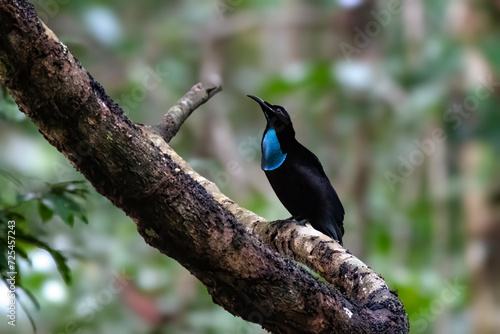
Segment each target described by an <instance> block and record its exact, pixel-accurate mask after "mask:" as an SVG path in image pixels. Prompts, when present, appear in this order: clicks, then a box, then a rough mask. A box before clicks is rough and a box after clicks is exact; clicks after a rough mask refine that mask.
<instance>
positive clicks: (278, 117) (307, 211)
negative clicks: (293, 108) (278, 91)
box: [247, 95, 344, 245]
mask: <svg viewBox="0 0 500 334" xmlns="http://www.w3.org/2000/svg"><path fill="white" fill-rule="evenodd" d="M247 96H248V97H249V98H251V99H253V100H255V101H257V102H258V103H259V104H260V107H261V108H262V111H264V115H265V116H266V120H267V126H266V129H265V130H264V136H263V138H262V142H261V148H262V161H261V168H262V170H263V171H264V172H265V173H266V176H267V179H268V180H269V183H270V184H271V187H272V188H273V190H274V192H275V193H276V195H277V196H278V198H279V200H280V201H281V203H282V204H283V205H284V206H285V208H286V209H287V210H288V211H290V213H291V214H292V215H293V218H294V219H296V220H299V221H302V220H307V221H309V222H310V223H311V225H312V227H314V228H315V229H316V230H318V231H320V232H323V233H324V234H326V235H328V236H329V237H331V238H333V239H335V240H337V241H338V242H339V243H340V244H341V245H342V236H343V235H344V226H343V221H344V207H343V206H342V203H340V199H339V197H338V196H337V193H336V192H335V189H333V187H332V185H331V184H330V181H329V180H328V177H327V176H326V174H325V172H324V171H323V167H322V166H321V163H320V162H319V160H318V158H317V157H316V156H315V155H314V154H313V153H312V152H311V151H309V150H308V149H307V148H305V147H304V146H302V145H301V144H300V143H299V142H298V141H297V140H296V139H295V130H294V129H293V125H292V121H291V120H290V116H289V115H288V113H287V111H286V110H285V108H283V107H282V106H278V105H272V104H269V103H267V102H265V101H263V100H262V99H260V98H258V97H255V96H252V95H247Z"/></svg>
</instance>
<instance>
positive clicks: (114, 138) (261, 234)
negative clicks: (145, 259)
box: [0, 0, 409, 333]
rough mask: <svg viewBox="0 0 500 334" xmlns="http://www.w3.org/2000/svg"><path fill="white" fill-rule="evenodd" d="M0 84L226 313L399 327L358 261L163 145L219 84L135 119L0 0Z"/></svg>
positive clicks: (399, 309)
mask: <svg viewBox="0 0 500 334" xmlns="http://www.w3.org/2000/svg"><path fill="white" fill-rule="evenodd" d="M0 82H1V83H2V84H3V85H5V86H6V87H7V88H8V89H9V91H10V93H11V94H12V96H13V97H14V98H15V100H16V102H17V104H18V105H19V108H20V110H21V111H22V112H23V113H25V114H26V115H27V116H28V117H30V118H31V120H32V121H33V123H34V124H36V126H37V127H38V128H39V130H40V132H41V133H42V135H43V136H44V137H45V139H46V140H47V141H48V142H49V143H51V144H52V145H53V146H55V147H56V148H57V149H58V150H59V151H61V152H62V153H63V154H64V155H65V156H66V157H67V158H68V159H69V160H70V161H71V163H72V164H73V165H74V166H75V168H77V169H78V170H79V171H80V172H82V173H83V175H84V176H85V177H86V178H87V179H88V180H89V181H90V182H91V183H92V185H93V186H94V187H95V188H96V189H97V191H98V192H99V193H101V194H102V195H104V196H106V197H107V198H108V199H110V200H111V201H112V202H113V204H114V205H116V206H117V207H119V208H121V209H122V210H123V211H125V212H126V213H127V214H128V215H129V216H130V217H131V218H132V219H133V220H134V221H135V223H136V224H137V229H138V231H139V233H140V234H141V235H142V236H143V237H144V239H145V240H146V242H147V243H148V244H150V245H151V246H152V247H155V248H157V249H158V250H159V251H161V252H162V253H164V254H166V255H168V256H170V257H172V258H174V259H176V260H177V261H179V263H181V264H182V265H183V266H184V267H186V268H187V269H188V270H189V271H190V272H191V273H192V274H193V275H195V276H196V277H197V278H198V279H199V280H200V281H202V282H203V284H205V286H206V287H207V289H208V291H209V293H210V294H211V295H212V297H213V300H214V301H215V302H216V303H217V304H219V305H221V306H222V307H224V308H225V309H226V310H228V311H229V312H231V313H232V314H234V315H237V316H240V317H242V318H243V319H245V320H248V321H252V322H256V323H259V324H261V325H262V326H263V327H264V328H266V329H267V330H269V331H270V332H273V333H407V332H408V329H409V325H408V319H407V316H406V314H405V311H404V308H403V305H402V303H401V301H399V299H398V298H397V296H396V295H394V294H392V293H391V292H390V291H389V289H388V288H387V286H386V285H385V282H384V281H383V280H382V279H381V278H380V277H379V276H378V275H377V274H375V273H374V272H373V271H371V270H370V269H369V268H368V267H366V266H365V265H364V264H363V263H362V262H361V261H359V260H357V259H356V258H355V257H354V256H352V255H350V254H349V253H347V251H345V250H344V249H343V248H342V247H340V246H339V245H338V244H337V243H335V242H332V241H331V240H330V239H328V238H326V237H325V236H322V235H319V236H318V235H317V236H314V235H313V236H311V235H310V234H309V235H308V232H307V230H305V229H307V227H300V226H299V227H297V226H296V225H295V223H293V222H281V223H279V222H275V223H268V222H266V221H265V220H264V219H262V218H261V217H259V216H257V215H255V214H253V213H251V212H249V211H247V210H245V209H243V208H240V207H239V206H237V205H236V204H235V203H234V202H232V201H231V200H230V199H228V198H227V197H225V196H224V195H222V194H221V193H220V192H219V191H218V189H217V187H215V185H214V184H212V183H211V182H209V181H208V180H206V179H204V178H202V177H201V176H200V175H198V174H197V173H196V172H194V171H193V170H192V169H191V168H190V167H189V166H188V165H187V163H186V162H185V161H184V160H182V158H181V157H179V156H178V155H177V154H176V153H175V152H174V151H173V150H172V149H171V148H170V147H169V146H168V144H167V142H166V141H165V140H167V141H168V140H169V139H170V138H171V137H172V136H173V135H175V133H176V132H177V130H178V128H179V127H180V125H181V124H182V122H183V121H184V120H185V118H186V117H188V116H189V114H190V113H191V112H192V111H193V110H194V109H195V108H196V107H198V106H199V105H200V104H202V103H204V102H205V101H207V100H208V99H209V98H210V97H211V96H212V95H213V94H215V93H216V92H217V91H218V90H220V89H219V88H214V89H204V88H203V87H202V86H200V85H197V86H195V87H193V89H192V91H191V92H190V93H191V94H190V93H188V94H186V96H185V97H184V99H185V100H182V99H181V101H180V102H179V104H178V107H179V108H175V106H174V107H173V108H172V109H171V113H170V115H169V114H168V113H167V115H166V116H165V122H164V123H163V124H162V125H159V126H153V127H149V126H141V125H139V124H135V123H133V122H131V121H130V120H129V119H128V118H127V116H126V115H125V114H124V113H123V112H122V110H121V109H120V108H119V106H118V105H116V104H115V103H114V102H113V101H112V100H111V99H110V98H109V97H108V96H107V95H106V93H105V92H104V89H103V88H102V87H101V86H100V85H99V83H97V82H95V81H94V80H93V78H92V76H91V75H90V74H89V73H88V72H87V71H86V70H85V69H83V68H82V66H81V65H80V63H79V62H78V61H77V60H76V59H75V58H74V57H73V56H72V55H71V53H70V52H69V51H68V49H67V48H66V46H64V45H63V44H62V43H60V42H59V40H58V39H57V37H56V36H55V35H54V34H53V33H52V32H51V31H50V30H49V29H48V28H47V27H46V26H45V25H44V24H43V23H41V21H39V20H38V18H37V16H36V13H35V12H34V10H33V7H32V5H31V4H29V3H28V2H26V1H12V0H10V1H8V0H0ZM278 241H279V244H278V243H277V242H278ZM278 245H280V246H278ZM307 253H308V254H307ZM290 258H293V259H295V260H297V261H301V262H303V263H304V264H306V265H308V266H309V267H310V268H312V269H313V270H315V271H316V272H318V273H319V274H320V275H322V276H323V277H324V278H325V279H326V280H327V281H328V282H330V283H331V284H326V283H323V282H321V281H319V280H318V279H317V278H315V277H314V276H313V275H311V274H310V273H309V272H308V271H307V270H306V269H304V268H303V267H301V266H300V265H298V264H297V263H296V262H294V261H293V260H292V259H290Z"/></svg>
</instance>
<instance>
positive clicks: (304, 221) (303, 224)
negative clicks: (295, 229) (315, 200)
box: [287, 217, 309, 226]
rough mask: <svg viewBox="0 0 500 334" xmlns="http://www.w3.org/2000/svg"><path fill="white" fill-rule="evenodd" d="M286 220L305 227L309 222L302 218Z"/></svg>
mask: <svg viewBox="0 0 500 334" xmlns="http://www.w3.org/2000/svg"><path fill="white" fill-rule="evenodd" d="M287 220H295V221H296V222H297V225H301V226H306V224H307V223H308V222H309V220H308V219H306V218H302V217H290V218H288V219H287Z"/></svg>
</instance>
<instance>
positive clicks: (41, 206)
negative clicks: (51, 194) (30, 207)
mask: <svg viewBox="0 0 500 334" xmlns="http://www.w3.org/2000/svg"><path fill="white" fill-rule="evenodd" d="M51 207H52V203H50V201H49V200H48V199H41V200H39V201H38V212H39V213H40V217H42V221H43V222H44V223H45V222H47V221H49V220H50V219H52V216H54V210H52V208H51Z"/></svg>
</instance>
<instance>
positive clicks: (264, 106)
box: [247, 95, 274, 121]
mask: <svg viewBox="0 0 500 334" xmlns="http://www.w3.org/2000/svg"><path fill="white" fill-rule="evenodd" d="M247 96H248V97H249V98H251V99H252V100H254V101H257V103H258V104H260V107H261V108H262V111H263V112H264V116H266V119H267V121H269V120H270V119H271V116H272V115H273V114H274V110H273V109H272V108H271V105H270V104H269V103H268V102H266V101H264V100H262V99H261V98H258V97H257V96H253V95H247Z"/></svg>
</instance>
